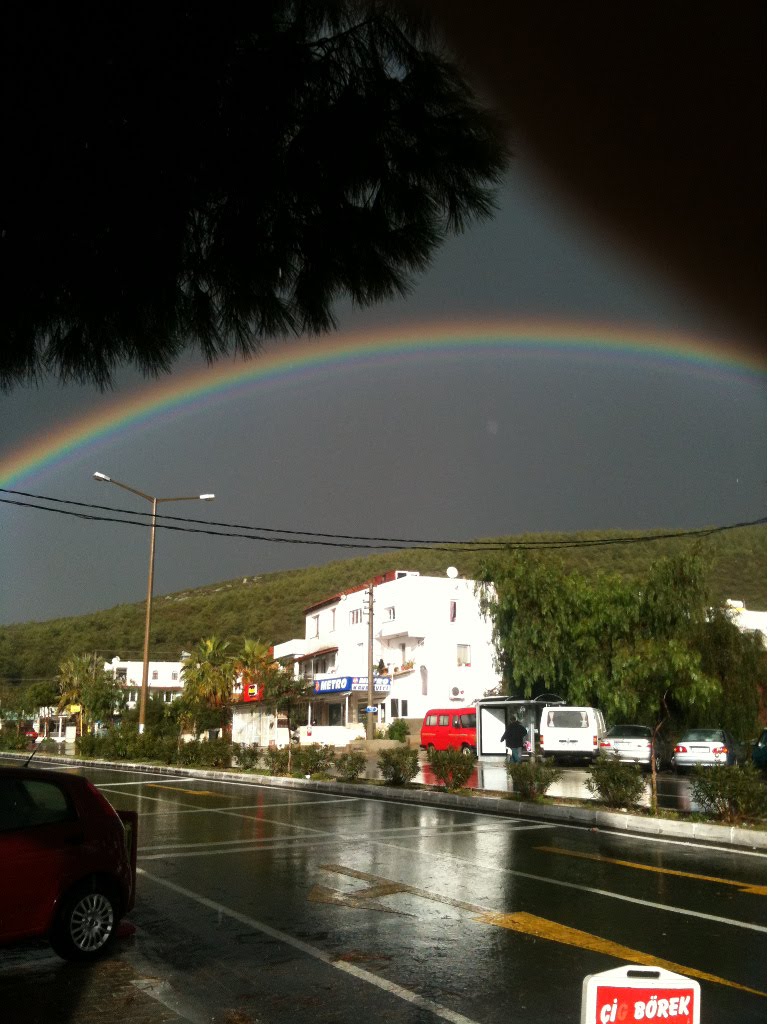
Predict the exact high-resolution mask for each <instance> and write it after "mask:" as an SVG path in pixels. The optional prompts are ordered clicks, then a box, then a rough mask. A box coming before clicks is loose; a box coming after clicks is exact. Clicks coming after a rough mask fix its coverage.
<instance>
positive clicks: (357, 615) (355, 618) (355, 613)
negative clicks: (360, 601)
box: [349, 608, 363, 626]
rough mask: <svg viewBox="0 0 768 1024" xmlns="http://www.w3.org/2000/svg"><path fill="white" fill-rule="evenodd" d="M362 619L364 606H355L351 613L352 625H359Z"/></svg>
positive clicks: (350, 620)
mask: <svg viewBox="0 0 768 1024" xmlns="http://www.w3.org/2000/svg"><path fill="white" fill-rule="evenodd" d="M362 621H363V609H362V608H353V609H352V611H351V612H350V613H349V622H350V625H352V626H359V625H360V623H361V622H362Z"/></svg>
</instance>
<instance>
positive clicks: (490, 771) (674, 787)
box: [369, 754, 699, 814]
mask: <svg viewBox="0 0 768 1024" xmlns="http://www.w3.org/2000/svg"><path fill="white" fill-rule="evenodd" d="M419 766H420V767H419V774H418V775H417V776H416V778H415V779H414V780H413V781H414V782H418V783H421V784H422V785H425V786H436V785H438V784H439V783H438V781H437V779H436V778H435V775H434V772H433V771H432V769H431V768H430V766H429V764H427V761H426V756H425V755H423V754H420V755H419ZM373 771H374V772H375V774H371V775H370V776H369V777H371V778H378V777H379V775H378V769H377V768H375V766H374V768H373ZM588 778H589V773H588V772H587V770H586V769H585V768H563V775H562V778H561V779H560V781H559V782H556V783H554V785H552V786H550V788H549V791H548V793H547V795H548V796H551V797H555V798H558V797H559V798H561V799H564V800H590V801H595V799H596V798H595V797H594V796H593V795H592V794H591V793H590V792H589V790H588V789H587V779H588ZM466 788H467V789H482V790H487V791H489V792H497V793H512V792H513V788H512V782H511V781H510V778H509V776H508V775H507V771H506V766H505V764H504V761H503V760H502V759H498V760H490V759H484V760H480V761H478V762H477V764H476V765H475V768H474V770H473V772H472V775H471V776H470V778H469V781H468V782H467V786H466ZM656 788H657V794H658V803H659V807H661V808H663V809H664V810H668V811H679V812H681V813H684V814H687V813H690V812H692V811H694V812H695V811H697V810H699V808H698V807H697V805H696V804H695V802H694V801H693V800H692V799H691V784H690V781H689V780H688V779H687V778H683V777H680V776H677V775H673V774H672V773H671V772H660V773H659V774H658V776H657V783H656ZM650 803H651V783H650V776H648V777H647V779H646V787H645V793H644V794H643V796H642V797H641V799H640V801H639V805H640V806H641V807H649V806H650Z"/></svg>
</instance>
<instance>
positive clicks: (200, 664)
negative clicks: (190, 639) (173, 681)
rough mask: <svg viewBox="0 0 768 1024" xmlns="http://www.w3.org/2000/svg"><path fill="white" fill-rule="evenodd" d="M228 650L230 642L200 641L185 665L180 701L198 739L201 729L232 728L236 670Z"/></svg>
mask: <svg viewBox="0 0 768 1024" xmlns="http://www.w3.org/2000/svg"><path fill="white" fill-rule="evenodd" d="M228 650H229V642H228V641H226V640H220V639H219V638H218V637H215V636H211V637H207V638H205V639H203V640H200V641H199V643H198V644H197V646H196V648H195V649H194V650H193V651H192V652H191V653H190V654H188V655H187V656H186V658H184V659H183V661H182V666H181V673H182V678H183V679H184V692H183V694H182V696H181V698H180V700H181V701H182V702H183V703H182V708H183V710H184V712H185V713H186V716H187V717H188V718H190V719H191V720H192V723H193V728H194V732H195V735H196V736H197V735H198V734H199V732H200V731H201V729H205V728H214V727H217V726H219V725H222V726H224V727H226V725H228V724H229V721H230V716H231V706H232V687H233V684H234V678H235V669H234V663H233V660H232V657H231V655H230V654H229V653H228ZM212 723H215V725H214V724H212Z"/></svg>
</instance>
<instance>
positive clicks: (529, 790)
mask: <svg viewBox="0 0 768 1024" xmlns="http://www.w3.org/2000/svg"><path fill="white" fill-rule="evenodd" d="M507 775H508V776H509V777H510V779H511V780H512V791H513V793H517V794H518V795H519V796H521V797H522V798H523V800H540V799H541V798H542V797H543V796H545V795H546V792H547V790H548V789H549V787H550V786H552V785H554V783H555V782H559V780H560V779H561V778H562V776H563V773H562V772H561V771H560V769H559V768H556V767H555V763H554V761H553V759H552V758H551V757H537V758H536V760H535V761H534V760H529V761H520V762H519V763H518V764H515V763H514V762H510V763H509V764H508V765H507Z"/></svg>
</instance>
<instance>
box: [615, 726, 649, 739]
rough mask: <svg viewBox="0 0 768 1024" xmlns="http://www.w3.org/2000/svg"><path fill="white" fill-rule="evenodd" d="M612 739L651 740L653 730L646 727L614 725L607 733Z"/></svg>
mask: <svg viewBox="0 0 768 1024" xmlns="http://www.w3.org/2000/svg"><path fill="white" fill-rule="evenodd" d="M606 736H608V737H609V738H610V739H612V740H615V739H633V740H649V739H650V738H651V730H650V729H649V728H648V726H646V725H614V726H612V727H611V728H610V729H609V730H608V732H607V733H606Z"/></svg>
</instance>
